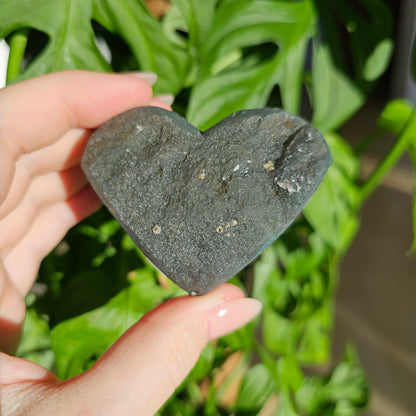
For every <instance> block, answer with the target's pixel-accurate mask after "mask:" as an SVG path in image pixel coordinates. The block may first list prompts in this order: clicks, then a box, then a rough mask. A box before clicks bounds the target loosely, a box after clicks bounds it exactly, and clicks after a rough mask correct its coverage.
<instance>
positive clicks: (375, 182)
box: [360, 110, 416, 203]
mask: <svg viewBox="0 0 416 416" xmlns="http://www.w3.org/2000/svg"><path fill="white" fill-rule="evenodd" d="M412 140H416V110H413V112H412V115H411V116H410V117H409V120H408V121H407V123H406V125H405V126H404V128H403V130H402V132H401V134H400V136H399V137H398V139H397V140H396V142H395V143H394V145H393V147H392V148H391V149H390V151H389V152H388V154H387V155H386V157H385V158H384V159H383V160H382V161H381V163H380V164H379V165H378V166H377V167H376V168H375V169H374V171H373V173H372V174H371V175H370V177H369V178H368V179H367V181H366V182H365V183H364V184H363V186H362V187H361V191H360V196H361V203H363V202H364V201H365V200H366V199H367V198H368V197H369V196H370V195H371V193H372V192H373V191H374V190H375V189H376V188H377V187H378V186H379V185H380V183H381V181H382V180H383V179H384V177H385V176H386V175H387V173H388V172H389V171H390V169H391V168H392V167H393V166H394V165H395V164H396V163H397V162H398V160H399V159H400V157H401V156H402V154H403V153H404V152H405V150H406V148H407V147H408V145H409V143H410V142H411V141H412Z"/></svg>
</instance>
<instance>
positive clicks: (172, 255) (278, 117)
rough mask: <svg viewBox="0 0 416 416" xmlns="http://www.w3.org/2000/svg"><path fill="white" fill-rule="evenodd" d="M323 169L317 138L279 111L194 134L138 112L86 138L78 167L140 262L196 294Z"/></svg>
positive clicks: (248, 254)
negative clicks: (144, 259)
mask: <svg viewBox="0 0 416 416" xmlns="http://www.w3.org/2000/svg"><path fill="white" fill-rule="evenodd" d="M330 163H331V157H330V153H329V150H328V147H327V145H326V143H325V141H324V139H323V138H322V136H321V135H320V134H319V132H318V131H317V130H316V129H314V128H313V127H312V126H310V125H309V124H308V123H306V122H305V121H304V120H303V119H301V118H299V117H295V116H293V115H291V114H289V113H287V112H285V111H283V110H280V109H269V108H266V109H261V110H247V111H241V112H238V113H235V114H233V115H231V116H230V117H228V118H226V119H225V120H223V121H222V122H220V123H218V124H217V125H216V126H214V127H212V128H211V129H209V130H207V131H206V132H204V133H201V132H200V131H199V130H198V129H196V128H195V127H193V126H192V125H190V124H189V123H187V122H186V120H184V119H183V118H182V117H180V116H179V115H177V114H175V113H171V112H168V111H166V110H163V109H160V108H157V107H140V108H136V109H133V110H130V111H128V112H126V113H123V114H120V115H118V116H116V117H115V118H113V119H111V120H110V121H108V122H107V123H106V124H104V125H103V126H101V127H100V128H99V129H98V130H97V131H96V132H95V133H94V134H93V135H92V137H91V139H90V141H89V144H88V146H87V149H86V151H85V154H84V157H83V161H82V167H83V169H84V171H85V173H86V175H87V177H88V179H89V180H90V182H91V184H92V186H93V187H94V189H95V191H96V192H97V193H98V195H99V196H100V197H101V199H102V200H103V201H104V203H105V204H106V206H107V207H108V208H109V210H110V211H111V212H112V214H113V215H114V216H115V217H116V218H117V220H118V221H119V222H120V224H121V225H122V226H123V227H124V229H125V230H126V231H127V233H128V234H129V235H130V236H131V237H132V239H133V240H134V241H135V242H136V244H137V245H138V246H139V248H140V249H141V250H142V251H143V253H144V254H145V255H146V256H147V257H148V258H149V260H150V261H151V262H152V263H153V264H154V265H155V266H156V267H157V268H158V269H159V270H161V271H162V272H163V273H164V274H166V275H167V276H168V277H170V278H171V279H172V280H173V281H175V282H176V283H177V284H178V285H179V286H181V287H182V288H184V289H185V290H187V291H188V292H189V293H192V294H203V293H206V292H208V291H210V290H211V289H213V288H214V287H216V286H218V285H219V284H221V283H223V282H224V281H226V280H228V279H229V278H230V277H232V276H233V275H235V274H236V273H237V272H239V271H240V270H241V269H242V268H243V267H244V266H246V265H247V264H248V263H250V262H251V261H252V260H254V259H255V258H256V257H257V256H258V255H259V254H260V253H261V252H262V251H263V250H264V249H265V248H266V247H267V246H268V245H269V244H270V243H272V242H273V241H274V240H275V239H276V238H277V237H278V236H279V235H280V234H281V233H282V232H283V231H284V230H285V229H286V228H287V227H288V226H289V225H290V223H291V222H292V221H293V220H294V219H295V218H296V216H297V215H298V214H299V212H300V211H301V210H302V207H303V206H304V205H305V203H306V202H307V201H308V199H309V198H310V197H311V195H312V194H313V192H314V191H315V190H316V188H317V187H318V185H319V183H320V182H321V180H322V178H323V176H324V175H325V172H326V170H327V169H328V167H329V165H330Z"/></svg>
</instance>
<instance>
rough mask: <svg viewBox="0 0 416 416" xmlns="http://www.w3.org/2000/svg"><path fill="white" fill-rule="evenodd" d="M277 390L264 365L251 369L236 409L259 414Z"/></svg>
mask: <svg viewBox="0 0 416 416" xmlns="http://www.w3.org/2000/svg"><path fill="white" fill-rule="evenodd" d="M274 390H275V383H274V381H273V378H272V377H271V376H270V373H269V371H268V369H267V368H266V367H265V366H264V365H263V364H256V365H255V366H253V367H251V368H250V369H249V370H248V371H247V373H246V375H245V377H244V380H243V382H242V384H241V388H240V391H239V392H238V398H237V403H236V407H237V409H238V410H240V411H243V412H250V414H257V412H259V411H260V409H261V407H262V406H263V404H264V402H265V401H266V400H267V399H268V398H269V396H270V395H271V394H272V393H273V391H274Z"/></svg>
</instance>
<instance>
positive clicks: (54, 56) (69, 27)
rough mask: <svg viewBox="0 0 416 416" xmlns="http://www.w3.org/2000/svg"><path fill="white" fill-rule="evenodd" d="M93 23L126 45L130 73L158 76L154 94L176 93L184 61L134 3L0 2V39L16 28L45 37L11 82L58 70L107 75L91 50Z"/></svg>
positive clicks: (106, 67)
mask: <svg viewBox="0 0 416 416" xmlns="http://www.w3.org/2000/svg"><path fill="white" fill-rule="evenodd" d="M93 20H95V21H97V22H98V23H100V24H101V25H102V26H103V27H104V28H106V29H107V30H108V31H109V32H110V33H112V34H113V35H117V36H119V37H120V38H121V39H122V40H123V41H124V43H125V44H126V45H127V46H128V48H129V49H130V51H131V54H132V56H133V57H134V59H135V62H136V67H135V68H131V69H138V68H140V69H142V70H146V71H154V72H157V73H158V75H159V79H158V83H157V85H156V87H155V88H156V91H157V92H158V93H161V92H169V93H174V94H175V93H177V92H178V91H179V89H180V88H181V86H182V85H183V84H182V83H183V78H184V74H185V72H186V70H187V67H188V63H189V59H188V56H187V54H186V52H185V51H183V50H182V49H180V48H178V47H177V46H176V45H174V44H173V43H172V42H170V41H169V40H168V38H167V37H166V36H165V35H164V33H163V31H162V30H161V25H160V23H159V22H158V21H157V20H156V19H155V18H153V17H152V16H151V15H150V13H149V12H148V11H147V9H146V8H145V6H144V5H143V4H142V3H141V2H139V1H136V0H125V1H123V2H119V1H115V0H103V1H95V0H61V1H54V2H52V3H51V2H49V1H47V0H36V1H31V0H12V1H6V2H3V5H2V11H1V13H0V38H5V37H6V36H8V35H10V34H12V33H13V32H14V31H16V30H18V29H20V28H33V29H36V30H38V31H41V32H43V33H45V34H46V35H47V36H48V38H49V39H48V43H47V45H46V47H45V48H44V50H43V51H42V52H41V53H40V54H39V55H38V56H36V57H35V58H34V60H33V62H32V63H31V64H30V65H29V66H28V67H27V68H26V70H25V71H24V73H23V74H22V75H21V76H20V77H18V78H17V79H15V81H19V80H22V79H27V78H32V77H34V76H37V75H41V74H45V73H48V72H54V71H60V70H64V69H88V70H92V71H101V72H103V71H106V72H108V71H111V70H112V68H111V65H110V64H109V63H108V62H107V61H106V60H105V58H104V57H103V56H102V54H101V52H100V51H99V49H98V47H97V44H96V38H95V34H94V31H93V27H92V23H91V22H92V21H93ZM155 33H157V34H158V36H155Z"/></svg>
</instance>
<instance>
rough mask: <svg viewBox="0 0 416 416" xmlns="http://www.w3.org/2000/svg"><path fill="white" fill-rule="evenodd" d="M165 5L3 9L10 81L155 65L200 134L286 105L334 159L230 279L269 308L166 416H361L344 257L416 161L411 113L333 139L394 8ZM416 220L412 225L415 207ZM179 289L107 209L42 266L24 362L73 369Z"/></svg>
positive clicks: (377, 73)
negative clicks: (404, 162) (339, 342)
mask: <svg viewBox="0 0 416 416" xmlns="http://www.w3.org/2000/svg"><path fill="white" fill-rule="evenodd" d="M147 3H148V5H149V4H150V3H151V1H149V2H147ZM167 3H168V2H166V4H165V6H163V5H162V8H163V10H162V13H161V14H162V16H158V17H155V16H153V15H152V14H151V13H150V12H149V10H148V9H147V7H146V4H145V3H144V2H143V1H140V0H124V1H118V0H59V1H53V2H51V1H49V0H3V1H2V3H1V5H0V38H5V39H6V41H7V42H8V44H9V45H10V48H11V50H10V57H9V62H8V82H9V83H11V82H18V81H20V80H23V79H26V78H31V77H34V76H37V75H41V74H45V73H48V72H52V71H59V70H63V69H89V70H94V71H107V72H109V71H126V70H137V69H140V70H145V71H154V72H156V73H157V74H158V76H159V80H158V82H157V84H156V85H155V93H156V94H160V93H173V94H174V95H175V96H176V97H177V98H176V101H175V104H174V109H175V110H176V111H177V112H179V113H181V114H183V115H184V116H185V117H186V118H187V119H188V121H189V122H191V123H193V124H195V125H196V126H197V127H199V128H200V129H202V130H205V129H207V128H208V127H210V126H212V125H213V124H215V123H216V122H218V121H219V120H221V119H223V118H224V117H226V116H228V115H229V114H231V113H232V112H234V111H237V110H241V109H246V108H257V107H264V106H281V107H283V108H285V109H286V110H288V111H290V112H292V113H297V114H302V115H303V116H305V117H307V118H309V119H310V120H311V121H312V123H313V124H314V125H315V126H316V127H317V128H318V129H320V130H321V131H322V133H323V134H324V135H325V137H326V139H327V141H328V144H329V146H330V148H331V152H332V156H333V165H332V166H331V168H330V169H329V171H328V174H327V176H326V177H325V179H324V181H323V183H322V185H321V186H320V188H319V189H318V191H317V192H316V194H315V195H314V197H313V198H312V199H311V201H310V202H309V203H308V205H307V206H306V208H305V210H304V213H303V215H301V216H300V217H299V218H298V219H297V220H296V221H295V223H294V224H293V225H292V227H291V228H290V229H289V230H288V231H287V232H286V233H285V234H284V235H283V236H282V237H281V238H280V239H279V240H277V241H276V242H275V243H274V244H273V245H271V246H270V247H269V248H267V249H266V250H265V251H264V253H263V254H262V255H261V256H260V257H259V258H258V259H257V261H255V262H254V263H253V264H251V265H249V266H248V267H247V268H246V269H245V270H243V271H242V272H241V273H239V275H238V276H236V277H234V278H233V279H232V282H234V283H235V284H237V285H239V286H241V287H242V288H243V289H244V290H245V291H246V292H247V293H248V294H249V295H250V296H253V297H256V298H258V299H260V300H261V301H262V303H263V305H264V310H263V313H262V315H261V317H260V318H258V319H257V321H256V322H254V323H252V324H249V325H247V326H246V327H245V328H243V329H241V330H239V331H237V332H235V333H234V334H231V335H229V336H226V337H224V338H222V339H220V340H218V341H217V342H215V343H210V344H209V345H207V347H206V348H205V350H204V351H203V353H202V356H201V358H200V360H199V361H198V363H197V365H196V366H195V368H194V369H193V371H192V372H191V374H190V375H189V377H188V378H187V380H186V381H185V382H184V383H183V384H182V385H181V386H180V387H179V388H178V390H177V392H176V393H175V394H174V395H173V396H172V397H171V399H170V400H169V401H168V403H166V405H165V406H164V408H163V409H162V410H161V411H160V414H161V415H178V416H179V415H231V414H233V415H241V416H243V415H261V416H267V415H285V416H291V415H343V416H344V415H353V414H355V412H356V410H357V409H360V408H362V407H364V406H365V405H366V404H367V402H368V397H369V392H368V386H367V382H366V379H365V375H364V373H363V371H362V369H361V368H360V366H359V363H358V359H357V356H356V354H355V352H354V350H353V348H352V347H350V346H348V347H347V348H346V351H345V355H344V358H343V360H342V361H341V362H339V363H335V364H333V363H331V359H330V358H331V357H330V347H331V339H330V336H331V328H332V324H333V307H334V291H335V289H336V285H337V279H338V269H339V264H340V261H341V259H342V257H343V255H344V254H345V252H346V250H347V249H348V247H349V245H350V243H351V241H352V239H353V238H354V236H355V234H356V232H357V230H358V227H359V223H360V221H359V213H360V209H361V207H362V205H363V204H364V202H365V201H366V199H367V198H368V197H369V196H370V195H371V193H372V192H373V191H374V190H375V189H376V187H377V186H378V185H379V184H380V182H381V180H382V179H383V177H384V176H385V175H386V174H387V173H388V171H389V170H390V169H391V168H392V167H393V166H394V165H395V163H396V162H397V161H398V160H399V158H400V157H401V156H402V154H403V153H404V152H408V153H409V154H410V156H411V158H412V161H413V164H414V166H415V167H416V141H415V135H416V111H415V109H414V108H413V106H412V104H410V103H409V102H406V101H404V100H394V101H391V102H388V103H386V107H385V109H384V111H383V112H382V114H381V115H380V117H379V119H378V121H377V124H376V125H375V126H374V132H373V133H372V134H371V135H370V136H369V137H363V138H362V141H361V143H360V145H359V146H358V147H357V148H356V149H352V148H351V147H350V146H349V145H348V144H347V143H346V141H345V140H344V139H343V138H342V137H341V136H340V135H339V133H337V131H338V130H339V128H340V127H341V126H342V125H343V124H344V123H345V122H346V121H347V120H348V119H349V118H350V117H351V116H352V115H353V114H354V113H356V112H357V111H358V110H359V109H360V108H361V107H362V106H363V105H364V104H365V103H366V102H367V100H368V97H369V96H370V94H371V91H372V90H373V88H374V87H375V85H376V83H377V80H379V79H380V77H381V76H382V75H383V73H384V72H385V71H386V70H387V68H388V66H389V64H390V59H391V56H392V53H393V48H394V45H393V31H394V27H393V19H392V13H391V11H390V9H389V8H388V6H387V5H386V4H385V2H384V1H383V0H354V1H351V0H316V1H313V0H204V1H197V0H172V1H171V4H170V5H169V4H167ZM97 39H99V40H100V42H101V45H103V44H104V45H105V46H106V49H107V54H105V55H109V56H110V59H108V56H107V59H106V58H105V57H104V56H103V49H102V48H101V49H99V48H98V47H97V42H96V41H97ZM414 62H415V61H414ZM412 69H413V74H415V73H416V65H414V68H412ZM385 132H389V133H391V134H394V135H395V137H396V140H395V142H394V144H393V146H392V148H391V149H390V150H389V152H388V153H387V154H386V155H385V157H384V158H382V159H381V160H380V161H379V163H378V165H377V166H376V168H375V169H374V171H373V173H372V174H371V175H370V176H369V177H367V178H364V179H363V178H361V177H360V171H361V162H360V156H361V155H362V153H363V152H365V151H366V150H367V148H368V147H369V146H370V145H372V144H374V143H375V142H376V141H377V138H378V137H380V136H381V135H382V134H383V133H385ZM415 172H416V169H415ZM415 183H416V173H415ZM413 220H414V224H413V229H414V230H416V226H415V224H416V209H414V210H413ZM412 249H413V250H414V249H416V239H415V241H414V243H413V247H412ZM181 294H183V292H182V290H181V289H179V288H178V287H177V286H175V285H174V284H173V283H172V282H170V280H168V279H167V278H166V277H164V276H162V275H160V274H158V272H157V271H155V270H154V269H153V268H152V266H151V265H150V264H149V263H148V262H147V260H146V259H145V258H144V257H143V255H142V254H141V253H140V251H139V250H138V249H137V248H136V246H135V245H134V244H133V243H132V241H131V240H130V239H129V237H128V236H126V235H125V234H124V232H123V231H122V230H121V229H120V227H119V225H118V224H117V222H116V221H115V220H114V219H112V218H111V217H110V216H109V214H108V213H107V212H106V211H105V210H104V209H103V210H101V211H100V212H99V213H97V214H95V215H94V216H93V217H91V218H90V219H88V220H87V221H85V222H83V223H82V224H80V225H79V226H77V227H76V228H74V229H73V230H71V231H70V232H69V233H68V235H67V236H66V238H65V240H64V241H63V242H62V243H61V244H60V245H59V246H58V247H57V248H56V250H55V251H54V252H53V253H52V254H51V255H49V256H48V258H47V259H46V260H45V261H44V262H43V264H42V266H41V270H40V273H39V279H38V282H37V283H36V284H35V286H34V288H33V290H32V292H31V293H30V294H29V295H28V296H27V299H26V301H27V305H28V313H27V319H26V322H25V326H24V334H23V340H22V343H21V345H20V348H19V351H18V355H19V356H22V357H24V358H27V359H31V360H33V361H36V362H38V363H41V364H42V365H44V366H46V367H48V368H50V369H53V370H54V371H56V373H57V374H58V375H59V377H61V378H67V377H71V376H74V375H76V374H79V373H80V372H82V371H84V370H85V369H87V368H89V367H90V366H91V365H92V364H93V363H94V362H95V360H96V359H97V358H98V357H99V356H100V355H101V354H102V353H103V352H104V351H105V350H106V349H107V348H108V346H109V345H110V344H111V343H112V342H114V340H115V339H117V337H119V336H120V335H121V334H122V333H123V332H124V331H125V330H126V329H127V328H128V327H129V326H130V325H131V324H133V323H134V322H135V321H137V319H139V318H140V317H141V316H142V315H143V314H144V313H146V312H147V311H149V310H150V309H152V308H154V307H155V306H157V305H158V304H160V303H161V302H163V301H164V300H166V299H168V298H170V297H172V296H177V295H181Z"/></svg>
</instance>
